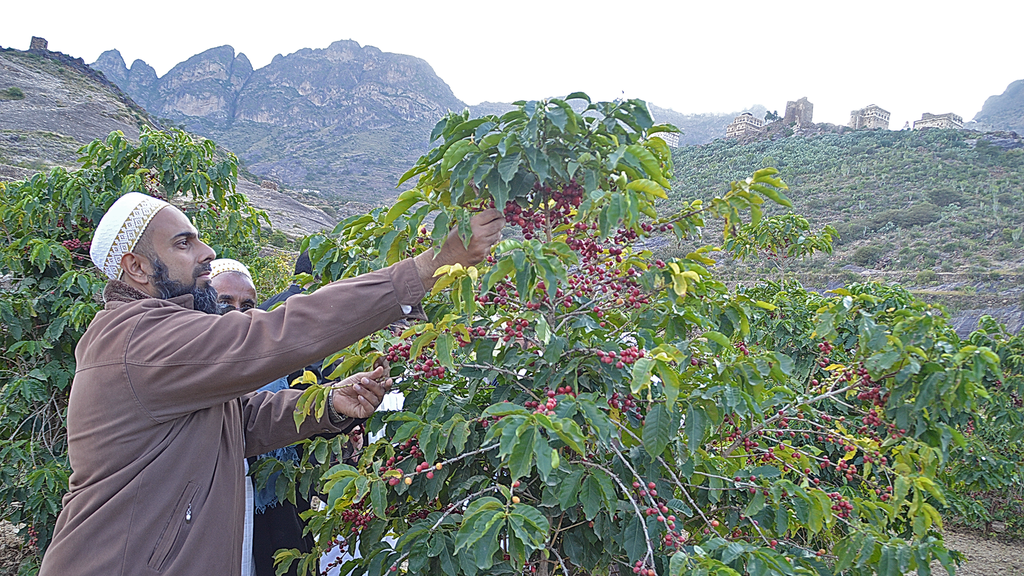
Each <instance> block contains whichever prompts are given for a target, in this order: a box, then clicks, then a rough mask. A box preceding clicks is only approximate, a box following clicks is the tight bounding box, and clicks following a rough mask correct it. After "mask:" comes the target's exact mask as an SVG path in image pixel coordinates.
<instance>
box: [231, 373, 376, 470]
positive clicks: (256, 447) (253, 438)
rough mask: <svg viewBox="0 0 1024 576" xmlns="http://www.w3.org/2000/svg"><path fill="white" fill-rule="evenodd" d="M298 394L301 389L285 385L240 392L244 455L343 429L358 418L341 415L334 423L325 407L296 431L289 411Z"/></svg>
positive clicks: (291, 409)
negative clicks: (263, 389) (320, 413)
mask: <svg viewBox="0 0 1024 576" xmlns="http://www.w3.org/2000/svg"><path fill="white" fill-rule="evenodd" d="M301 395H302V390H295V389H287V390H281V391H279V392H256V393H254V394H246V395H245V396H242V427H243V432H244V433H245V457H246V458H248V457H250V456H258V455H260V454H263V453H265V452H270V451H271V450H274V449H276V448H283V447H284V446H288V445H290V444H294V443H295V442H298V441H299V440H304V439H306V438H309V437H310V436H313V435H316V434H325V433H330V432H343V431H345V430H346V429H347V428H351V426H352V425H353V424H355V423H356V422H358V420H357V419H355V418H345V419H344V420H343V421H342V422H340V423H335V422H334V421H332V420H331V417H330V409H329V408H327V409H325V410H324V415H323V417H322V418H319V419H317V418H314V417H307V418H306V419H305V420H304V421H303V422H302V425H301V426H300V427H299V429H298V431H296V430H295V419H294V418H293V417H292V414H294V412H295V403H296V402H298V400H299V396H301Z"/></svg>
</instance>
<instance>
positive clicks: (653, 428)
mask: <svg viewBox="0 0 1024 576" xmlns="http://www.w3.org/2000/svg"><path fill="white" fill-rule="evenodd" d="M674 432H675V431H674V430H672V416H671V415H670V414H669V412H668V410H666V409H665V405H664V404H655V405H654V406H653V407H652V408H651V409H650V410H648V412H647V418H646V419H645V421H644V431H643V441H644V449H646V450H647V453H648V454H650V455H651V456H654V457H657V456H660V455H661V453H662V452H664V451H665V447H666V446H668V443H669V442H670V441H671V440H672V436H673V435H674Z"/></svg>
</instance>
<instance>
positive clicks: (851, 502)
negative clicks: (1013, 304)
mask: <svg viewBox="0 0 1024 576" xmlns="http://www.w3.org/2000/svg"><path fill="white" fill-rule="evenodd" d="M570 103H572V104H575V106H572V105H570ZM516 106H517V108H516V110H514V111H512V112H509V113H507V114H505V115H504V116H501V117H497V116H487V117H483V118H476V119H470V118H469V117H468V114H449V115H448V116H447V117H445V118H444V119H443V120H442V121H441V122H439V123H438V125H437V127H436V128H435V130H434V132H433V134H432V138H433V139H435V140H437V141H439V144H438V146H437V147H436V148H434V149H433V150H432V151H431V152H429V153H428V154H427V155H425V156H424V157H422V158H421V159H420V160H419V162H417V164H416V165H415V166H414V167H413V168H412V169H411V170H410V171H409V172H408V173H407V174H406V175H405V176H404V178H403V180H412V179H415V186H414V187H413V188H412V189H411V190H409V191H407V192H404V193H402V194H401V195H400V196H399V198H398V200H397V202H396V203H395V204H394V205H393V206H391V207H390V208H388V209H384V208H381V209H377V210H374V211H372V212H371V213H369V214H366V215H362V216H357V217H352V218H349V219H348V220H346V221H343V222H342V223H341V224H339V225H338V227H337V228H336V229H335V230H334V231H333V232H332V233H330V234H322V235H316V236H313V237H311V238H308V239H307V240H306V241H305V242H304V246H305V247H308V248H309V249H310V251H311V256H312V259H313V261H314V263H315V266H316V270H317V272H318V274H320V275H321V279H322V281H323V282H327V281H330V280H333V279H337V278H343V277H350V276H354V275H356V274H359V273H362V272H364V271H366V270H369V269H373V268H379V267H382V266H385V265H388V264H390V263H393V262H395V261H397V260H399V259H401V258H404V257H407V256H411V255H414V254H417V253H419V252H421V251H422V250H426V249H429V248H428V247H429V246H431V245H437V244H439V242H440V241H441V240H442V239H443V238H444V237H445V235H446V234H447V233H448V230H449V229H451V228H455V229H457V230H459V231H460V233H461V234H462V236H463V238H465V235H466V232H467V231H468V227H469V225H468V220H469V217H470V216H471V215H472V214H473V213H474V212H476V211H479V210H481V209H483V208H486V207H491V206H494V207H497V208H498V209H499V210H501V211H503V212H504V214H505V217H506V219H507V222H508V227H509V231H508V232H509V233H508V235H507V237H506V239H505V240H503V241H502V242H501V243H499V244H498V245H497V247H496V249H495V250H494V253H493V255H492V256H491V257H490V258H489V259H488V260H487V261H486V262H484V263H482V264H480V265H478V266H475V267H469V268H464V267H461V266H453V267H446V268H442V269H441V270H439V271H438V280H437V283H436V284H435V286H434V288H433V290H432V292H431V293H430V294H429V295H428V297H427V298H426V300H425V302H424V305H425V309H426V311H427V313H428V316H429V317H430V321H429V322H425V323H420V324H417V325H414V326H412V327H409V328H408V329H405V330H404V332H401V331H400V330H394V331H389V332H384V333H381V334H377V335H374V336H371V337H368V338H366V339H364V340H363V341H361V342H359V343H357V344H355V345H353V346H352V347H350V348H349V349H347V350H344V351H342V352H340V353H339V354H337V355H335V356H334V357H332V358H328V359H327V362H326V363H327V364H331V365H332V366H333V367H334V374H333V377H336V378H337V377H341V376H342V375H344V374H347V373H349V372H351V371H353V370H359V369H368V368H369V367H370V366H372V365H373V363H374V362H376V361H377V360H378V359H379V358H381V357H384V358H386V359H387V360H388V361H389V362H390V363H391V365H392V367H393V375H395V376H396V377H398V378H399V385H398V386H399V388H400V389H401V390H402V392H403V393H404V394H405V405H404V410H403V411H401V412H397V413H391V414H378V415H376V416H375V417H374V419H373V420H372V421H371V422H370V424H369V427H370V429H371V430H380V429H383V430H385V434H384V436H383V439H381V440H380V441H378V442H376V443H372V444H370V445H368V446H366V447H365V448H364V449H363V450H362V451H361V453H360V454H359V455H358V465H357V466H348V465H345V464H340V465H336V466H333V467H330V466H329V464H328V462H329V457H328V452H329V450H330V448H331V446H329V444H331V443H330V442H327V441H323V440H318V441H314V442H312V443H310V444H309V445H308V450H307V451H308V454H309V455H310V457H311V459H312V461H313V462H315V463H319V464H318V465H317V466H316V467H312V466H310V465H305V466H304V467H290V466H288V465H266V467H267V469H266V470H263V471H261V472H260V473H258V476H262V477H263V478H265V477H266V474H269V472H268V471H267V470H269V467H270V466H274V467H276V469H282V470H284V471H285V474H282V475H281V477H282V480H280V481H279V485H278V489H279V490H280V493H281V494H282V495H284V494H285V493H286V492H287V483H288V482H289V481H292V482H298V483H299V484H301V485H302V486H303V487H307V486H311V485H316V486H318V487H319V488H320V489H322V492H323V494H324V495H325V496H324V498H325V500H326V507H325V508H324V509H323V510H321V511H316V512H310V513H308V522H309V527H310V530H311V531H312V532H313V533H315V534H316V535H318V538H319V546H320V547H321V548H328V547H330V546H331V545H334V544H337V545H339V546H340V547H341V548H342V550H344V551H345V552H347V553H348V554H350V556H349V558H350V559H347V560H344V561H339V562H340V571H341V573H342V574H350V573H351V574H357V573H367V574H370V575H371V576H380V575H382V574H392V573H409V574H440V573H443V574H467V575H474V574H512V573H516V574H522V573H529V574H541V575H545V576H547V575H550V574H564V575H566V576H568V575H576V574H609V573H611V574H616V573H617V574H627V573H634V574H641V575H643V576H653V575H655V574H671V575H673V576H676V575H681V574H686V575H709V574H720V575H727V574H728V575H740V574H759V575H762V574H840V573H841V574H851V575H866V574H882V575H892V576H895V575H898V574H904V573H906V572H907V571H911V570H916V571H917V573H918V574H929V573H930V569H929V563H930V562H931V561H932V560H938V561H940V562H941V563H942V565H943V566H945V567H946V569H947V570H948V571H949V572H950V573H951V574H952V572H953V570H954V564H955V558H953V557H951V555H950V553H948V552H947V550H946V549H945V548H944V546H943V543H942V540H941V536H940V535H939V532H938V531H937V528H939V527H940V526H941V517H940V515H939V513H938V511H937V506H940V505H941V504H942V503H943V502H945V497H944V494H943V491H942V489H941V488H940V486H939V484H938V483H937V480H936V478H937V474H938V472H939V470H940V468H941V467H942V466H944V464H945V463H946V462H948V458H949V454H950V450H953V449H955V448H956V447H957V446H962V445H964V438H963V436H962V435H961V433H960V432H959V431H958V430H957V425H958V423H959V422H960V421H961V420H962V419H963V418H964V417H965V415H970V414H971V413H973V412H976V411H977V409H978V402H979V399H981V398H984V397H985V396H986V394H987V393H986V389H985V383H986V378H991V377H992V374H995V373H996V371H997V370H998V365H999V358H998V357H997V356H996V355H995V354H994V353H993V352H992V351H990V350H989V349H988V348H986V347H984V346H979V345H976V344H970V343H961V342H960V341H959V339H958V338H957V337H956V335H955V333H954V332H953V331H952V330H951V329H950V328H949V327H948V325H947V324H946V322H945V320H944V319H943V316H942V315H941V313H940V312H939V311H938V310H936V309H934V308H932V307H930V306H928V305H926V304H924V303H922V302H920V301H917V300H915V299H914V298H913V297H912V296H911V295H910V294H909V293H908V292H906V291H905V290H903V289H901V288H898V287H889V286H883V285H877V284H865V285H854V286H850V287H847V288H846V289H843V290H837V291H833V292H831V293H828V294H825V295H819V294H814V293H811V292H808V291H806V290H804V289H802V288H801V287H800V286H798V285H795V284H791V283H783V284H775V283H769V284H764V285H761V286H758V287H756V288H750V289H729V288H728V287H727V286H725V285H724V284H723V283H722V282H720V281H718V280H716V278H715V274H714V267H713V265H714V264H715V260H714V256H715V251H716V250H721V249H724V250H725V251H726V254H725V255H724V257H726V258H729V257H733V256H736V257H742V256H744V255H745V252H759V251H768V252H770V253H772V254H778V255H786V254H790V255H797V256H803V255H807V254H811V253H813V252H815V251H819V250H823V251H828V250H829V249H830V240H831V238H830V236H831V230H825V231H824V232H823V233H820V234H813V233H811V232H810V231H809V228H808V227H807V226H805V225H804V224H805V221H802V220H801V219H799V217H795V216H783V217H776V218H774V219H772V220H767V219H766V217H765V210H766V209H767V206H766V203H767V205H768V206H770V205H777V206H782V207H789V201H788V200H787V198H786V196H785V194H784V191H785V189H786V187H785V184H784V183H783V182H782V181H781V180H779V179H778V178H777V177H776V171H775V170H773V169H770V168H769V169H764V170H760V171H758V172H756V173H754V174H753V175H751V176H750V177H749V178H747V179H745V180H739V181H735V182H732V183H731V185H730V187H729V189H728V190H724V191H721V193H720V195H718V196H716V197H714V198H713V199H711V200H709V201H704V202H702V201H700V200H694V201H688V200H686V201H683V202H682V204H681V206H682V208H681V209H680V210H678V211H675V212H672V213H666V214H663V213H661V212H659V200H663V199H665V198H666V193H665V191H666V189H667V188H668V187H669V179H670V178H671V177H672V176H673V168H672V155H671V151H670V149H669V148H668V146H666V144H665V142H664V141H663V140H662V139H661V138H660V137H659V136H658V134H659V133H661V132H665V131H671V130H673V128H672V127H670V126H665V125H658V124H655V123H654V122H653V121H652V119H651V116H650V114H649V113H648V110H647V107H646V105H645V104H644V103H643V102H641V101H637V100H626V101H620V102H597V103H595V102H591V101H590V100H589V99H588V98H587V97H586V96H585V95H583V94H573V95H570V96H569V97H567V98H566V99H564V100H562V99H552V100H546V101H539V102H537V101H531V102H519V103H517V104H516ZM683 177H685V174H684V175H683ZM675 205H676V206H679V205H680V204H675ZM712 223H715V225H716V226H720V227H721V230H722V231H723V232H722V237H721V238H718V239H716V240H713V241H711V242H709V243H708V244H707V245H705V246H703V247H701V248H699V249H697V250H695V251H694V252H692V253H689V254H687V255H686V256H684V257H680V258H673V259H671V260H667V261H662V260H658V259H655V258H654V257H653V256H652V253H651V248H652V247H655V246H659V245H660V244H663V243H664V242H665V241H666V237H670V236H671V235H674V236H675V237H677V238H680V239H687V240H693V239H700V238H701V233H702V231H703V230H704V229H705V228H706V227H710V224H712ZM808 239H810V241H808ZM325 394H326V390H325V388H323V387H317V386H314V387H312V388H310V389H309V390H308V391H307V392H306V395H305V398H304V401H303V403H302V412H315V411H319V410H322V409H323V400H324V397H325ZM302 416H303V414H301V413H300V414H298V415H297V417H298V418H301V417H302ZM333 444H334V446H333V448H334V449H335V450H337V449H338V448H339V447H340V440H335V441H333ZM318 554H319V551H318V552H314V553H313V554H310V555H306V556H303V555H300V554H298V552H297V551H294V550H291V551H289V550H283V551H280V552H279V553H278V555H277V558H278V561H279V569H281V570H284V569H285V567H286V566H289V565H291V564H292V563H294V562H299V563H300V568H301V570H303V571H305V570H313V571H315V570H316V569H317V561H318ZM351 556H358V558H351Z"/></svg>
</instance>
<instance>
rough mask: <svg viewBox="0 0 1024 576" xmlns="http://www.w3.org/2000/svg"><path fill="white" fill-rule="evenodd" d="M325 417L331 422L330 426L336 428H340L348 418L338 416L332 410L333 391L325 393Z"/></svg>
mask: <svg viewBox="0 0 1024 576" xmlns="http://www.w3.org/2000/svg"><path fill="white" fill-rule="evenodd" d="M327 417H328V418H329V419H330V420H331V424H334V425H335V426H338V427H341V426H342V425H343V424H344V423H345V421H346V420H348V416H344V415H342V414H339V413H338V411H337V410H336V409H335V408H334V390H331V391H330V392H328V393H327Z"/></svg>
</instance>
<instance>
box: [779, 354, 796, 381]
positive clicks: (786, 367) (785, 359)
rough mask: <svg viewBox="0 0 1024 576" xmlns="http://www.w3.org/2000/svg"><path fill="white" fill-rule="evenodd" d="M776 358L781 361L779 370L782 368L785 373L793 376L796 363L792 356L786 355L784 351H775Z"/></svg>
mask: <svg viewBox="0 0 1024 576" xmlns="http://www.w3.org/2000/svg"><path fill="white" fill-rule="evenodd" d="M775 360H777V361H778V363H779V370H782V373H783V374H785V375H786V376H792V375H793V366H794V363H793V359H792V358H790V357H789V356H786V355H785V354H783V353H782V352H775Z"/></svg>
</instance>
